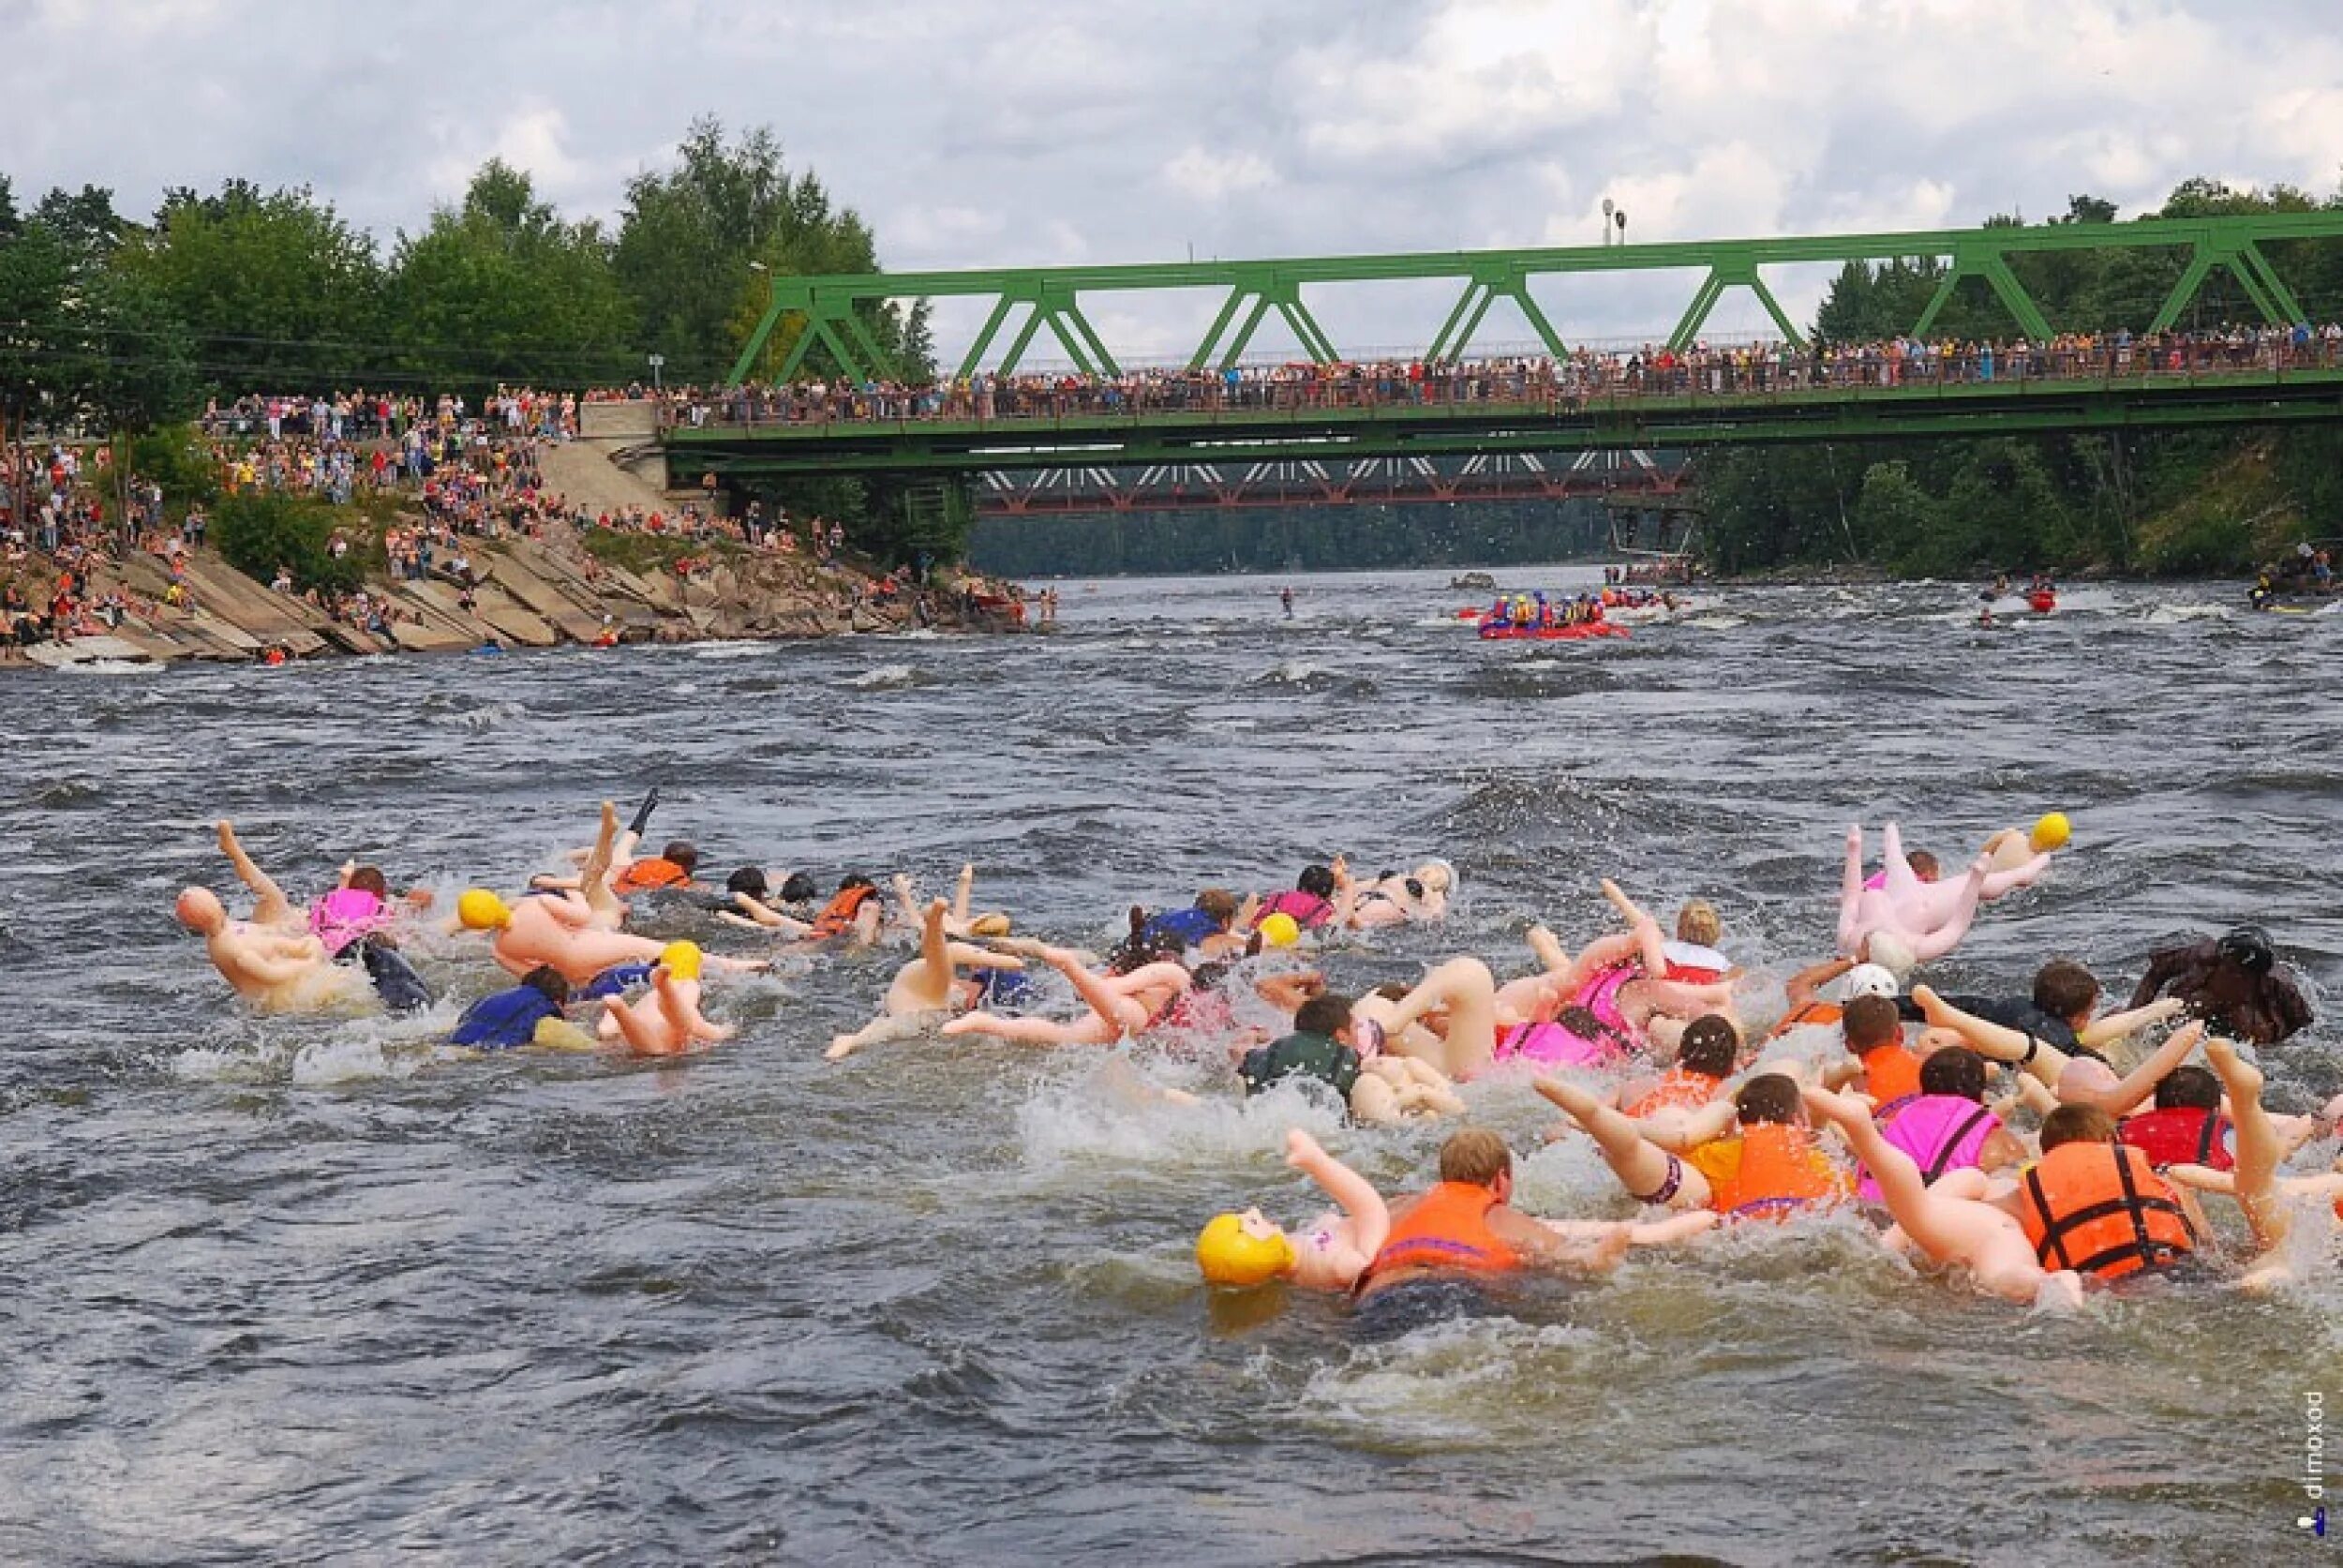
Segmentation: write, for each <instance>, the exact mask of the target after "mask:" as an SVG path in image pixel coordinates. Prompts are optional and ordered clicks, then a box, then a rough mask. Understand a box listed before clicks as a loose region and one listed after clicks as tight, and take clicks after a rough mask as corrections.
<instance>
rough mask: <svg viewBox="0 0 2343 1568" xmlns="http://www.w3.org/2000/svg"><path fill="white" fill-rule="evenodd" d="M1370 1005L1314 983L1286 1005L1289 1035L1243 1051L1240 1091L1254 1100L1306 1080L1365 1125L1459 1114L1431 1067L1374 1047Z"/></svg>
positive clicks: (1458, 1103) (1450, 1089)
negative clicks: (1291, 1081)
mask: <svg viewBox="0 0 2343 1568" xmlns="http://www.w3.org/2000/svg"><path fill="white" fill-rule="evenodd" d="M1260 989H1261V993H1262V994H1263V996H1264V997H1267V998H1268V999H1270V1000H1272V1001H1274V1000H1275V999H1276V998H1275V997H1274V996H1273V995H1271V993H1269V991H1268V990H1267V988H1266V987H1262V988H1260ZM1375 1006H1376V1001H1375V999H1374V998H1372V997H1361V998H1359V999H1358V1000H1357V1001H1356V1002H1353V1001H1352V1000H1351V998H1350V997H1348V996H1344V995H1341V994H1339V993H1335V992H1330V991H1326V990H1325V989H1323V987H1322V986H1321V988H1320V989H1319V990H1317V991H1315V992H1314V993H1311V994H1310V995H1308V996H1307V997H1306V998H1305V999H1304V1000H1303V1001H1302V1003H1301V1005H1300V1006H1299V1007H1297V1008H1294V1011H1293V1028H1292V1031H1291V1033H1289V1034H1287V1035H1285V1036H1283V1037H1282V1038H1277V1039H1275V1040H1272V1041H1270V1042H1269V1043H1267V1044H1266V1045H1262V1046H1260V1047H1258V1048H1256V1049H1254V1050H1252V1051H1248V1052H1246V1053H1245V1056H1244V1058H1243V1059H1242V1061H1240V1062H1239V1064H1238V1066H1237V1076H1238V1077H1240V1078H1242V1079H1243V1080H1244V1081H1245V1092H1246V1094H1247V1095H1257V1094H1260V1093H1261V1091H1262V1090H1264V1089H1267V1088H1269V1087H1271V1086H1272V1085H1273V1084H1276V1083H1282V1082H1284V1081H1285V1080H1286V1079H1289V1078H1306V1079H1315V1080H1317V1081H1318V1082H1320V1083H1323V1084H1325V1085H1326V1086H1327V1087H1328V1088H1330V1089H1332V1090H1334V1092H1335V1093H1336V1095H1337V1096H1339V1097H1341V1099H1342V1101H1343V1103H1344V1104H1345V1105H1346V1106H1348V1107H1349V1108H1350V1111H1351V1116H1352V1117H1353V1118H1354V1119H1356V1120H1358V1121H1360V1122H1363V1123H1367V1124H1370V1125H1388V1124H1391V1123H1395V1122H1399V1121H1403V1120H1405V1119H1406V1118H1408V1117H1410V1116H1417V1115H1440V1116H1460V1115H1462V1114H1464V1102H1463V1101H1462V1100H1459V1099H1458V1098H1456V1095H1455V1087H1454V1086H1453V1085H1452V1084H1451V1083H1449V1082H1448V1080H1447V1079H1446V1078H1445V1077H1444V1076H1442V1075H1441V1074H1440V1072H1439V1071H1438V1070H1437V1069H1436V1068H1433V1067H1431V1066H1430V1065H1429V1064H1427V1063H1425V1062H1421V1061H1415V1060H1411V1059H1410V1058H1408V1057H1404V1056H1399V1055H1395V1054H1393V1053H1389V1052H1387V1051H1385V1050H1383V1049H1382V1033H1381V1031H1380V1028H1379V1027H1378V1026H1377V1025H1376V1024H1375V1023H1373V1022H1372V1016H1373V1013H1374V1009H1375Z"/></svg>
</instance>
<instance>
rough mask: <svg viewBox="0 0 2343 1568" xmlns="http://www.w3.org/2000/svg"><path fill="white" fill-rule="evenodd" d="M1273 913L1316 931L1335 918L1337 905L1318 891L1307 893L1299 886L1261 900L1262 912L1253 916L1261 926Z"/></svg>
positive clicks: (1305, 928) (1255, 923)
mask: <svg viewBox="0 0 2343 1568" xmlns="http://www.w3.org/2000/svg"><path fill="white" fill-rule="evenodd" d="M1272 915H1284V916H1288V917H1290V918H1291V919H1292V921H1293V923H1294V924H1295V925H1297V926H1300V927H1301V928H1302V929H1303V930H1304V931H1316V930H1317V929H1318V928H1319V927H1320V926H1322V925H1324V924H1325V923H1326V922H1327V921H1328V920H1330V919H1333V918H1334V915H1335V906H1334V905H1333V904H1331V903H1327V902H1326V901H1325V900H1324V899H1322V898H1320V897H1319V896H1318V895H1317V894H1316V893H1306V892H1304V891H1303V890H1302V889H1299V888H1288V889H1286V890H1285V891H1284V892H1282V893H1273V894H1271V895H1270V896H1269V897H1267V898H1265V899H1263V900H1261V913H1260V914H1258V915H1256V916H1254V917H1253V924H1254V925H1255V926H1257V927H1258V926H1259V925H1260V924H1261V921H1263V920H1265V919H1267V918H1269V917H1270V916H1272Z"/></svg>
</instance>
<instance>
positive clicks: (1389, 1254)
mask: <svg viewBox="0 0 2343 1568" xmlns="http://www.w3.org/2000/svg"><path fill="white" fill-rule="evenodd" d="M1513 1194H1514V1156H1513V1151H1512V1150H1511V1149H1509V1148H1507V1147H1506V1146H1505V1141H1504V1139H1502V1138H1500V1137H1499V1136H1498V1135H1497V1134H1496V1133H1494V1132H1491V1131H1489V1130H1487V1129H1486V1128H1485V1127H1467V1128H1465V1129H1464V1130H1463V1131H1461V1132H1456V1133H1452V1134H1450V1136H1449V1139H1448V1142H1445V1143H1443V1144H1441V1145H1440V1182H1439V1184H1438V1185H1437V1186H1435V1187H1432V1188H1431V1189H1430V1190H1429V1191H1426V1192H1423V1193H1419V1194H1417V1195H1415V1196H1414V1197H1411V1198H1408V1199H1406V1200H1404V1201H1402V1202H1400V1203H1398V1204H1397V1205H1395V1207H1394V1208H1393V1210H1392V1217H1391V1233H1390V1235H1389V1236H1388V1237H1387V1238H1386V1239H1385V1241H1384V1243H1383V1245H1382V1247H1380V1249H1378V1251H1377V1252H1376V1254H1375V1256H1374V1257H1373V1258H1372V1259H1370V1260H1369V1261H1368V1262H1367V1265H1366V1270H1365V1271H1364V1272H1363V1273H1362V1274H1361V1275H1360V1277H1359V1282H1358V1299H1359V1302H1360V1304H1361V1305H1362V1307H1364V1306H1365V1305H1366V1303H1368V1302H1370V1301H1373V1300H1375V1299H1376V1298H1377V1297H1379V1296H1383V1295H1386V1294H1390V1293H1395V1292H1402V1291H1406V1290H1408V1289H1409V1288H1410V1287H1411V1286H1418V1285H1426V1284H1440V1283H1449V1284H1462V1285H1465V1286H1468V1287H1470V1285H1472V1284H1473V1283H1474V1282H1476V1281H1478V1280H1483V1279H1487V1278H1491V1277H1498V1276H1502V1275H1506V1274H1511V1273H1514V1272H1515V1271H1517V1270H1519V1269H1522V1268H1525V1267H1530V1266H1533V1265H1534V1266H1549V1267H1550V1266H1557V1265H1561V1266H1572V1267H1576V1268H1580V1269H1585V1270H1590V1271H1601V1270H1605V1269H1608V1268H1611V1267H1612V1266H1613V1265H1615V1264H1617V1263H1618V1262H1619V1258H1620V1257H1621V1256H1622V1255H1623V1254H1624V1253H1625V1252H1626V1250H1627V1247H1628V1246H1629V1236H1628V1231H1627V1228H1626V1227H1624V1226H1606V1227H1604V1232H1603V1233H1602V1234H1601V1235H1599V1236H1595V1237H1590V1238H1580V1237H1576V1236H1570V1235H1564V1234H1561V1233H1560V1232H1557V1231H1556V1230H1555V1229H1554V1228H1552V1227H1550V1226H1547V1225H1545V1224H1543V1223H1541V1222H1540V1221H1538V1220H1536V1219H1533V1218H1531V1217H1530V1216H1528V1215H1526V1214H1523V1213H1521V1212H1520V1211H1519V1210H1517V1209H1515V1208H1514V1207H1513V1203H1512V1199H1513Z"/></svg>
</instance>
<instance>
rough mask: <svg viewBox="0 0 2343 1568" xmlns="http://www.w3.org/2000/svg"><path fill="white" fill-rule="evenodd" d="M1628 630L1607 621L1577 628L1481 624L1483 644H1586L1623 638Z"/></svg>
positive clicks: (1594, 621) (1501, 623)
mask: <svg viewBox="0 0 2343 1568" xmlns="http://www.w3.org/2000/svg"><path fill="white" fill-rule="evenodd" d="M1625 635H1627V628H1626V627H1624V626H1614V625H1612V624H1611V623H1610V622H1609V621H1607V620H1582V621H1580V622H1579V623H1578V624H1577V625H1575V626H1515V625H1514V624H1512V623H1511V622H1510V621H1501V620H1485V621H1483V622H1482V623H1481V640H1482V641H1483V642H1584V641H1585V640H1586V639H1587V638H1589V637H1623V636H1625Z"/></svg>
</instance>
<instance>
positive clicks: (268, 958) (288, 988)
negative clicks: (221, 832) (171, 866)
mask: <svg viewBox="0 0 2343 1568" xmlns="http://www.w3.org/2000/svg"><path fill="white" fill-rule="evenodd" d="M280 896H281V895H280ZM174 909H175V913H176V914H177V916H178V919H179V923H180V924H181V925H183V926H185V927H187V929H188V930H189V931H191V932H194V933H196V934H198V935H199V936H201V937H202V938H203V950H204V952H205V953H206V954H208V955H209V956H210V958H211V961H212V967H213V968H215V969H216V970H218V971H219V975H220V978H222V979H224V980H226V981H227V982H228V983H229V985H230V986H231V987H233V988H234V990H235V993H236V994H237V995H239V996H241V997H243V998H244V999H245V1000H246V1002H249V1003H251V1004H252V1005H253V1007H255V1008H259V1009H260V1010H261V1011H262V1012H270V1013H300V1012H317V1011H321V1010H322V1009H324V1008H333V1007H336V1006H341V1005H344V1004H347V1003H350V1002H353V1001H356V1000H357V999H359V998H360V997H363V996H364V995H366V991H367V987H366V981H365V980H364V979H363V978H360V976H359V974H358V972H357V971H356V970H354V969H347V968H344V967H342V966H340V965H338V964H336V963H335V962H334V961H333V959H332V958H331V957H329V956H328V955H327V953H326V951H325V945H324V944H323V943H322V942H320V941H319V940H318V939H317V938H316V937H314V936H311V935H309V934H308V933H306V932H303V933H301V934H299V935H294V934H291V933H289V932H287V931H286V930H284V929H283V928H282V927H281V926H276V925H270V924H264V923H261V922H257V921H248V920H231V919H230V918H228V910H227V907H226V906H225V905H223V904H222V903H220V902H219V898H218V895H216V894H215V893H214V892H212V890H211V889H208V888H189V889H185V890H184V891H182V892H181V893H180V895H179V899H178V903H177V904H176V905H175V906H174Z"/></svg>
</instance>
